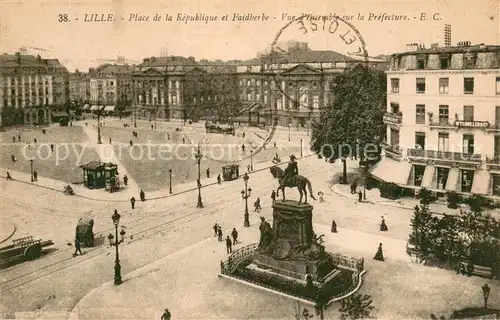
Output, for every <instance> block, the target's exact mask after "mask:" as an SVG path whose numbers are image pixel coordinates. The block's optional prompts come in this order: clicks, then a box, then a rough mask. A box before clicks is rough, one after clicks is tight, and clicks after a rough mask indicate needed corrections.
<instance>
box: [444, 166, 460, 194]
mask: <svg viewBox="0 0 500 320" xmlns="http://www.w3.org/2000/svg"><path fill="white" fill-rule="evenodd" d="M459 174H460V170H458V168H451V169H450V171H449V172H448V181H446V190H449V191H457V187H458V176H459Z"/></svg>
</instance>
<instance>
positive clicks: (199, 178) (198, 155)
mask: <svg viewBox="0 0 500 320" xmlns="http://www.w3.org/2000/svg"><path fill="white" fill-rule="evenodd" d="M202 156H203V155H202V154H201V151H200V144H199V143H198V150H197V152H196V155H195V157H196V164H197V165H198V204H197V205H196V207H197V208H203V202H202V200H201V168H200V165H201V157H202Z"/></svg>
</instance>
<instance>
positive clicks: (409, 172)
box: [370, 157, 500, 197]
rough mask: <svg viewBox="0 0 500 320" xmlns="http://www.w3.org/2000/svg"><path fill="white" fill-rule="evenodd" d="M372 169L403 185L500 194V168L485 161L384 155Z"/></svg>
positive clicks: (387, 179)
mask: <svg viewBox="0 0 500 320" xmlns="http://www.w3.org/2000/svg"><path fill="white" fill-rule="evenodd" d="M370 172H371V174H372V176H373V177H375V178H376V179H378V180H381V181H385V182H393V183H396V184H398V185H400V186H408V187H412V188H415V187H416V188H426V189H429V190H432V191H435V192H441V193H446V192H452V191H454V192H457V193H463V194H478V195H483V196H498V197H500V170H498V171H497V170H491V169H488V168H486V167H484V166H482V165H481V163H469V164H467V163H449V164H446V163H437V162H432V161H404V160H399V161H398V160H396V159H392V158H388V157H383V158H382V160H381V161H380V162H379V163H377V164H376V165H375V166H374V167H373V168H371V169H370Z"/></svg>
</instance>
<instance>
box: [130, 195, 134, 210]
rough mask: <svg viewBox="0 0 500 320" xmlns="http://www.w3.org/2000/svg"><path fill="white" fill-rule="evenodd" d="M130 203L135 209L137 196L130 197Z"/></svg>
mask: <svg viewBox="0 0 500 320" xmlns="http://www.w3.org/2000/svg"><path fill="white" fill-rule="evenodd" d="M130 205H131V206H132V209H135V198H134V197H132V198H130Z"/></svg>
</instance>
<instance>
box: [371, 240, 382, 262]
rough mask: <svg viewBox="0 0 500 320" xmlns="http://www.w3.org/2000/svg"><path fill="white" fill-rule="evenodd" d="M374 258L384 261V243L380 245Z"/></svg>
mask: <svg viewBox="0 0 500 320" xmlns="http://www.w3.org/2000/svg"><path fill="white" fill-rule="evenodd" d="M373 259H375V260H378V261H384V252H383V250H382V243H380V244H379V245H378V249H377V253H376V254H375V257H373Z"/></svg>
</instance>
